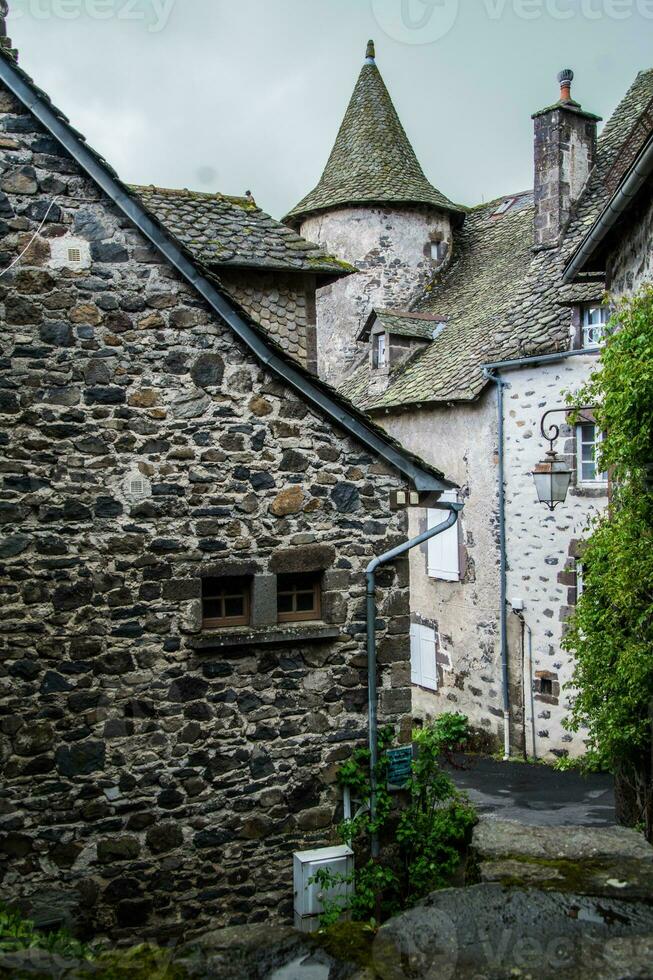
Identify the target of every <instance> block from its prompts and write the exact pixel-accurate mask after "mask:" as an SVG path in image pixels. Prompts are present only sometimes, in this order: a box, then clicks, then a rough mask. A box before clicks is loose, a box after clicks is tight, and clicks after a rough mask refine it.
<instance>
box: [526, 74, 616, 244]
mask: <svg viewBox="0 0 653 980" xmlns="http://www.w3.org/2000/svg"><path fill="white" fill-rule="evenodd" d="M573 80H574V73H573V71H572V70H571V68H565V69H564V70H563V71H561V72H560V74H559V75H558V82H559V83H560V98H559V100H558V101H557V102H556V103H555V104H554V105H552V106H549V107H548V108H547V109H542V110H541V111H540V112H536V113H535V115H534V116H533V119H534V121H535V228H534V244H535V248H536V249H542V248H555V247H556V246H557V245H559V244H560V241H561V238H562V235H563V234H564V231H565V228H566V226H567V222H568V221H569V217H570V214H571V209H572V205H573V203H574V201H576V200H577V199H578V197H579V196H580V193H581V191H582V189H583V187H584V186H585V181H586V180H587V177H588V174H589V172H590V170H591V169H592V167H593V166H594V158H595V155H596V126H597V123H598V122H599V121H600V119H601V117H600V116H595V115H593V114H592V113H591V112H585V110H584V109H582V108H581V106H580V104H579V103H578V102H575V101H574V100H573V99H572V97H571V83H572V82H573Z"/></svg>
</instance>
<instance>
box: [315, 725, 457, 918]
mask: <svg viewBox="0 0 653 980" xmlns="http://www.w3.org/2000/svg"><path fill="white" fill-rule="evenodd" d="M468 738H469V729H468V723H467V718H466V716H465V715H460V714H446V715H442V716H441V717H440V718H438V719H437V720H436V721H435V722H434V723H433V724H432V725H427V726H425V727H424V728H421V729H417V730H415V731H414V732H413V741H414V744H415V745H416V747H417V757H416V758H415V759H414V761H413V764H412V774H411V778H410V781H409V784H408V786H407V793H408V799H407V800H406V797H405V795H404V794H397V793H389V792H388V789H387V755H386V752H387V750H388V749H389V748H390V747H391V746H392V744H393V742H394V733H393V731H392V729H391V728H390V729H384V730H383V731H382V732H381V733H380V736H379V762H378V765H377V771H376V783H377V797H376V818H375V820H374V821H372V820H371V819H370V813H369V809H365V807H364V806H363V808H361V809H362V812H361V813H359V815H358V816H356V817H354V818H353V819H351V820H347V821H344V822H343V823H342V824H341V825H340V827H339V834H340V837H341V839H342V840H343V841H344V842H345V843H347V844H349V845H350V846H352V847H353V848H354V849H355V851H356V855H357V861H358V863H359V866H358V867H357V868H356V870H355V871H354V873H353V874H352V875H350V876H344V875H341V874H333V873H331V872H329V871H325V870H320V871H318V872H317V873H316V875H315V878H314V880H315V881H316V882H318V883H319V884H320V885H321V886H322V887H323V888H325V889H326V890H334V889H338V888H339V889H340V891H341V892H343V893H342V894H340V895H339V896H335V897H332V898H330V899H327V900H326V901H325V903H324V906H323V908H324V911H323V914H322V916H321V925H322V926H323V927H329V926H332V925H333V924H334V923H336V922H338V921H339V920H340V919H341V917H342V915H343V913H344V912H347V913H349V914H350V916H351V918H352V919H353V920H354V921H359V922H372V923H374V922H378V921H379V920H381V921H383V920H385V919H386V918H388V917H389V916H391V915H394V914H396V913H397V912H399V911H401V909H404V908H407V907H408V906H410V905H412V904H414V903H415V902H416V901H418V900H419V899H420V898H423V897H424V896H425V895H427V894H428V893H429V892H432V891H434V890H435V889H437V888H442V887H444V886H445V885H447V884H448V883H449V882H450V881H451V879H452V876H453V875H454V873H455V872H456V870H457V869H458V867H459V864H460V860H461V854H462V852H463V850H464V847H465V844H466V842H467V840H468V837H469V833H470V831H471V828H472V827H473V826H474V824H475V823H476V813H475V811H474V809H473V807H472V806H471V805H470V804H469V802H468V801H467V799H466V798H465V797H464V796H463V795H462V794H460V793H459V792H458V791H457V789H456V787H455V786H454V784H453V782H452V780H451V779H450V777H449V776H448V775H447V774H446V773H444V772H443V771H442V769H441V768H440V765H439V760H440V758H441V756H442V755H445V756H446V755H447V754H449V753H450V752H451V751H453V750H454V749H457V748H460V747H461V746H464V745H465V744H466V742H467V740H468ZM369 762H370V753H369V751H368V750H366V749H359V750H357V751H356V752H354V753H353V754H352V756H351V757H350V758H349V759H348V760H347V761H346V762H345V763H344V764H343V765H342V767H341V768H340V770H339V772H338V782H339V783H340V785H341V786H348V787H349V788H350V789H351V791H352V796H353V797H354V799H356V800H357V801H359V802H361V801H363V803H364V804H365V803H367V804H369V797H370V782H369ZM372 834H377V835H378V836H379V837H380V839H381V844H382V856H381V858H380V859H379V860H373V859H372V858H371V857H370V856H369V855H370V838H371V836H372ZM346 888H349V889H350V890H351V894H346V893H344V892H345V889H346Z"/></svg>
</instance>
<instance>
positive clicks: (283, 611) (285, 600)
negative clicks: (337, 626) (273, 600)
mask: <svg viewBox="0 0 653 980" xmlns="http://www.w3.org/2000/svg"><path fill="white" fill-rule="evenodd" d="M321 604H322V603H321V583H320V579H319V578H318V577H317V576H311V575H280V576H279V577H278V579H277V619H278V620H279V622H280V623H299V622H303V621H304V620H310V619H319V618H320V615H321Z"/></svg>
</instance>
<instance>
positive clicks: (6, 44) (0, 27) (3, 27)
mask: <svg viewBox="0 0 653 980" xmlns="http://www.w3.org/2000/svg"><path fill="white" fill-rule="evenodd" d="M8 13H9V4H8V3H7V0H0V48H2V49H3V51H6V52H7V54H10V55H11V57H12V58H15V59H16V61H18V52H17V51H16V49H15V48H13V47H12V46H11V38H10V37H7V14H8Z"/></svg>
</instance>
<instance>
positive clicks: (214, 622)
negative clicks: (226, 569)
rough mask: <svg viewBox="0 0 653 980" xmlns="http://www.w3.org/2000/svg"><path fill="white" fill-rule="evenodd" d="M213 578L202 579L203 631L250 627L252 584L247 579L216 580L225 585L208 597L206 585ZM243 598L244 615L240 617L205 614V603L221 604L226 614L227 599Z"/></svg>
mask: <svg viewBox="0 0 653 980" xmlns="http://www.w3.org/2000/svg"><path fill="white" fill-rule="evenodd" d="M209 578H212V576H208V575H207V576H206V578H203V579H202V629H205V630H211V629H231V628H232V627H237V626H249V625H250V621H251V610H252V587H251V582H250V581H249V580H248V579H246V578H243V579H233V578H224V579H222V580H221V579H220V578H216V579H215V581H216V582H218V583H219V582H220V581H222V582H223V583H224V584H223V585H222V587H221V588H219V589H218V590H217V591H216V592H215V594H212V595H207V594H206V592H205V585H204V583H205V582H206V581H207V579H209ZM235 598H242V600H243V613H242V615H240V616H226V615H224V616H206V615H205V614H204V603H205V601H212V602H216V601H218V602H220V603H221V604H222V610H223V612H224V604H225V601H226V600H227V599H235Z"/></svg>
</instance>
